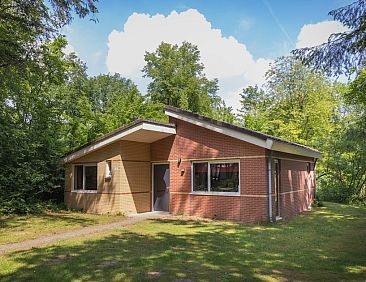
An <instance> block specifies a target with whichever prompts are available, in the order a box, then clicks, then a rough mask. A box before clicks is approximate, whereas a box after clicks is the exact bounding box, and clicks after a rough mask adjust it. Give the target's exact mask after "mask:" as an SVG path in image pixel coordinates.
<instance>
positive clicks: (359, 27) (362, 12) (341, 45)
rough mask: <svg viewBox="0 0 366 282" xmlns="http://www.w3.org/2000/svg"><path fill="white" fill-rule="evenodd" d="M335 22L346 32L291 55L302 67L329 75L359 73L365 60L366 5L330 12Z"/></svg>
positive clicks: (361, 2)
mask: <svg viewBox="0 0 366 282" xmlns="http://www.w3.org/2000/svg"><path fill="white" fill-rule="evenodd" d="M329 15H331V16H332V17H333V18H334V20H336V21H340V22H341V23H342V24H343V25H344V26H346V27H347V28H348V30H347V31H345V32H342V33H336V34H332V35H331V36H330V37H329V39H328V42H326V43H324V44H321V45H319V46H315V47H311V48H302V49H296V50H294V51H292V53H293V54H294V55H295V56H296V57H297V58H298V59H300V60H302V62H303V63H305V64H306V65H308V66H313V67H314V68H315V69H317V70H322V71H324V72H327V73H328V74H333V75H337V76H338V75H340V74H347V75H349V74H351V73H352V72H353V71H354V70H355V69H356V70H358V71H359V70H361V69H362V68H363V67H364V63H365V60H366V53H365V47H366V1H365V0H359V1H356V2H354V3H352V4H349V5H347V6H345V7H341V8H339V9H336V10H333V11H330V12H329Z"/></svg>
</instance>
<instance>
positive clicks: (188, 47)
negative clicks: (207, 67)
mask: <svg viewBox="0 0 366 282" xmlns="http://www.w3.org/2000/svg"><path fill="white" fill-rule="evenodd" d="M145 61H146V66H145V67H144V68H143V72H144V77H149V78H151V79H152V82H151V83H150V84H149V85H148V93H149V97H150V98H151V100H152V101H158V102H161V103H163V104H165V105H171V106H175V107H179V108H183V109H187V110H191V111H193V112H198V113H206V112H209V111H210V106H211V104H212V99H213V98H214V97H215V94H216V92H217V90H218V86H217V83H218V81H217V79H214V80H208V79H207V78H206V76H205V75H204V73H203V70H204V66H203V64H202V63H201V62H200V52H199V50H198V48H197V46H195V45H192V44H191V43H188V42H183V44H182V45H181V46H178V45H171V44H168V43H164V42H163V43H161V44H160V45H159V47H158V49H157V50H156V51H155V52H152V53H149V52H146V54H145Z"/></svg>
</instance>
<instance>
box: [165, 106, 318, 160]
mask: <svg viewBox="0 0 366 282" xmlns="http://www.w3.org/2000/svg"><path fill="white" fill-rule="evenodd" d="M165 114H166V115H168V116H170V117H173V118H177V119H180V120H183V121H186V122H189V123H191V124H195V125H198V126H201V127H204V128H207V129H210V130H213V131H216V132H218V133H222V134H225V135H227V136H231V137H233V138H236V139H239V140H242V141H245V142H248V143H250V144H254V145H257V146H259V147H262V148H265V149H268V150H272V151H279V152H283V153H289V154H295V155H301V156H305V157H311V158H317V159H318V158H321V157H322V156H323V154H322V153H321V152H319V151H317V150H314V149H311V148H308V147H306V146H302V145H299V144H291V143H285V142H281V141H279V140H278V138H269V137H266V138H261V136H262V135H264V134H260V133H258V132H255V133H256V135H257V136H253V135H251V134H247V133H244V132H240V131H238V130H235V129H232V128H227V127H223V126H220V125H217V124H214V123H211V122H209V121H205V120H201V119H199V118H197V117H194V116H191V115H190V116H188V115H186V114H184V112H183V110H181V112H180V111H178V110H177V109H175V108H173V107H166V108H165Z"/></svg>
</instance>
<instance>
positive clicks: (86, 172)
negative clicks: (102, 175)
mask: <svg viewBox="0 0 366 282" xmlns="http://www.w3.org/2000/svg"><path fill="white" fill-rule="evenodd" d="M97 175H98V173H97V165H96V164H93V165H89V164H88V165H75V166H74V190H91V191H94V190H97Z"/></svg>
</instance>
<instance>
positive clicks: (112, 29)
mask: <svg viewBox="0 0 366 282" xmlns="http://www.w3.org/2000/svg"><path fill="white" fill-rule="evenodd" d="M351 2H352V1H348V0H333V1H330V0H321V1H320V0H296V1H295V0H293V1H285V0H279V1H270V0H256V1H254V0H246V1H151V0H150V1H100V2H99V3H98V4H97V6H98V9H99V13H98V14H97V15H96V17H97V19H98V23H94V22H92V21H89V20H88V19H77V18H75V20H74V21H73V23H72V24H71V25H70V26H68V27H66V28H65V30H64V33H65V34H66V38H67V39H68V40H69V43H70V46H69V49H70V50H74V51H75V52H76V53H77V55H78V56H79V57H80V58H81V59H82V60H83V61H84V62H85V63H86V64H87V66H88V73H89V74H90V75H98V74H100V73H108V72H111V73H113V72H120V73H121V74H122V76H126V77H128V78H131V79H132V80H133V81H134V82H135V83H137V84H138V86H139V89H140V90H141V92H143V93H144V92H146V85H147V83H148V80H147V79H143V78H141V76H142V74H141V72H140V70H141V68H142V66H143V54H144V51H146V50H147V51H153V50H154V49H155V48H156V46H157V45H158V43H159V42H161V41H162V40H164V41H167V42H169V43H179V42H181V41H183V40H188V41H193V42H192V43H194V44H196V45H198V47H199V48H200V50H201V49H202V50H201V54H202V61H203V63H204V64H205V65H206V66H207V74H208V76H209V78H214V77H217V78H218V79H219V81H220V94H221V95H222V96H223V98H224V99H225V101H226V102H227V104H229V105H231V106H233V107H234V108H235V107H237V106H238V97H239V92H240V89H242V88H243V87H245V86H247V85H249V84H261V83H263V79H262V78H261V77H263V73H264V72H265V71H266V69H268V64H269V63H270V62H271V60H273V59H275V58H276V57H278V56H282V55H288V54H289V52H290V50H292V49H294V48H295V47H299V46H311V45H314V44H315V43H321V42H323V41H325V38H327V37H328V36H329V34H330V33H332V32H337V31H343V30H344V27H342V26H341V25H340V24H337V23H334V22H331V20H332V19H331V18H330V17H329V16H328V12H329V11H330V10H332V9H335V8H338V7H341V6H344V5H347V4H349V3H351ZM173 11H176V13H173ZM157 14H160V15H161V16H156V15H157ZM126 23H128V24H127V25H125V24H126ZM236 62H238V63H236ZM221 69H222V70H221Z"/></svg>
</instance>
